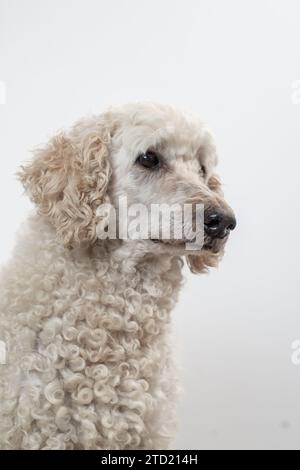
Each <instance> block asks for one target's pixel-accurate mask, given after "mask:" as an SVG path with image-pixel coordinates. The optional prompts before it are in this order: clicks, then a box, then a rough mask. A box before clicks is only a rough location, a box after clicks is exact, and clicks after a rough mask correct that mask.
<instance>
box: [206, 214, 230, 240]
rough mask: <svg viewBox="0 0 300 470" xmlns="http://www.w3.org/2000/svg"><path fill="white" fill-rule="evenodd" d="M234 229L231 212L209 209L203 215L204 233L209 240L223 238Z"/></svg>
mask: <svg viewBox="0 0 300 470" xmlns="http://www.w3.org/2000/svg"><path fill="white" fill-rule="evenodd" d="M235 227H236V218H235V216H234V214H233V212H229V211H228V212H226V211H222V210H219V209H217V210H216V209H209V210H206V211H205V214H204V231H205V233H206V235H209V236H210V237H211V238H225V237H227V236H228V235H229V233H230V231H231V230H234V229H235Z"/></svg>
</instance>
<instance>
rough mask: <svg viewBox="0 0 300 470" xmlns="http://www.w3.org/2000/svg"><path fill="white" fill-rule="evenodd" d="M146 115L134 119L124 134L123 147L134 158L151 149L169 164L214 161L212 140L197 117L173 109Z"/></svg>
mask: <svg viewBox="0 0 300 470" xmlns="http://www.w3.org/2000/svg"><path fill="white" fill-rule="evenodd" d="M146 111H147V110H145V109H144V110H143V112H142V111H141V110H139V112H136V113H134V114H133V115H131V116H130V118H129V119H128V121H127V125H126V126H125V129H124V130H125V132H123V139H122V140H123V144H125V146H126V147H127V148H128V149H129V150H131V152H132V153H133V154H137V153H138V152H144V151H146V150H148V149H149V148H152V149H156V150H158V151H161V152H162V153H163V154H164V156H165V158H168V159H170V160H174V159H176V160H177V159H181V160H183V161H184V162H188V161H190V160H199V159H200V160H201V159H203V158H204V159H207V158H212V160H214V159H215V153H216V152H215V147H214V141H213V138H212V136H211V134H210V133H209V131H208V130H207V128H206V126H205V125H204V124H203V122H202V121H201V120H200V119H199V118H198V117H197V116H194V115H191V114H188V113H184V112H181V111H175V110H173V108H171V109H170V108H162V109H161V108H159V109H156V108H155V109H152V108H151V110H148V112H146ZM150 111H151V112H150Z"/></svg>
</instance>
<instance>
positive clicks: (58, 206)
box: [20, 104, 236, 272]
mask: <svg viewBox="0 0 300 470" xmlns="http://www.w3.org/2000/svg"><path fill="white" fill-rule="evenodd" d="M216 163H217V157H216V150H215V146H214V143H213V139H212V137H211V135H210V133H209V132H208V130H207V129H206V127H205V126H204V125H203V123H202V122H201V121H199V119H198V118H197V117H195V116H194V115H192V114H188V113H183V112H180V111H178V110H175V109H174V108H172V107H169V106H161V105H154V104H132V105H126V106H123V107H121V108H115V109H112V110H110V111H107V112H106V113H105V114H103V115H101V116H97V117H93V118H90V119H86V120H83V121H81V122H79V123H77V124H76V125H75V126H74V127H73V128H72V129H71V131H70V132H68V133H66V134H60V135H58V136H56V137H54V138H53V139H52V140H51V141H50V142H49V143H48V145H47V146H46V147H45V148H44V149H41V150H38V151H37V152H36V154H35V157H34V159H33V161H32V162H31V163H30V164H29V165H27V166H25V167H22V169H21V172H20V177H21V180H22V182H23V184H24V186H25V188H26V190H27V191H28V192H29V193H30V195H31V198H32V200H33V201H34V202H35V203H36V204H37V206H38V209H39V212H40V213H41V214H42V215H44V216H47V217H48V218H49V219H50V221H51V222H52V224H53V225H54V226H55V227H56V229H57V232H58V235H59V238H60V239H61V240H62V241H63V243H64V244H65V245H66V246H74V245H76V244H82V243H85V244H86V243H89V244H93V243H96V242H97V240H99V238H102V239H103V238H105V237H102V234H103V233H105V234H107V233H109V231H107V227H108V225H109V223H111V221H112V220H114V221H115V222H117V224H120V220H121V219H120V216H119V213H120V205H121V202H120V201H124V200H126V207H127V209H129V211H130V208H131V207H132V206H133V205H134V207H135V210H134V211H135V212H136V209H137V207H140V208H144V209H145V211H144V212H143V211H141V213H140V218H139V222H140V223H141V221H144V222H146V220H147V223H148V228H147V230H146V231H147V235H148V236H146V237H145V236H144V238H143V241H141V240H140V241H139V243H143V247H144V251H145V253H147V252H152V253H155V252H157V253H171V254H172V253H173V254H177V255H182V256H186V257H187V259H188V263H189V266H190V268H191V270H192V271H193V272H201V271H203V270H204V269H205V268H206V267H207V266H214V265H216V263H217V261H218V259H219V258H220V256H221V255H222V253H223V249H224V246H225V243H226V241H227V239H228V236H229V233H230V231H231V230H233V229H234V228H235V225H236V222H235V218H234V214H233V212H232V210H231V209H230V207H229V206H228V205H227V204H226V202H225V200H224V198H223V194H222V191H221V185H220V181H219V179H218V177H217V176H216V175H215V174H214V170H215V166H216ZM186 206H188V207H190V208H191V211H190V212H189V214H190V216H189V218H187V219H186V217H185V215H186V212H185V209H184V208H185V207H186ZM109 207H110V208H114V217H112V211H111V210H107V208H109ZM161 207H163V208H164V209H163V210H162V211H160V209H159V217H156V218H155V217H153V211H152V209H153V208H155V210H156V211H157V208H161ZM166 208H169V209H170V210H166ZM117 213H118V215H116V214H117ZM145 214H146V215H145ZM156 214H157V212H156ZM164 219H165V220H164ZM166 219H168V220H166ZM197 221H200V222H202V225H201V224H200V225H199V226H202V227H203V234H204V237H203V243H202V244H201V247H198V248H196V249H195V251H190V249H189V250H188V249H187V245H191V244H192V242H193V241H194V238H195V234H196V235H197V230H200V229H198V224H197ZM122 223H123V221H122ZM164 223H165V227H166V226H169V227H170V228H171V231H170V233H169V234H168V236H165V231H164V230H163V231H162V230H161V226H162V225H164ZM137 225H138V224H137V223H136V221H135V227H136V228H137ZM195 231H196V232H195ZM153 233H154V234H155V235H154V236H153ZM179 233H181V235H182V236H179V235H178V234H179ZM106 236H107V237H108V235H106ZM116 236H117V237H120V229H119V227H118V229H117V232H116ZM133 238H134V237H133ZM124 243H125V242H124ZM130 243H134V241H133V240H131V241H130Z"/></svg>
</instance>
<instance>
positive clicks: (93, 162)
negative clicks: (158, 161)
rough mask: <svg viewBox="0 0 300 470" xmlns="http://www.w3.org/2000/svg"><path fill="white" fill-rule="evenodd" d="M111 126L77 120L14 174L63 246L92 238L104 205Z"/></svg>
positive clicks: (108, 171) (88, 240) (108, 169)
mask: <svg viewBox="0 0 300 470" xmlns="http://www.w3.org/2000/svg"><path fill="white" fill-rule="evenodd" d="M110 134H111V133H110V130H109V129H108V128H107V126H105V125H104V124H103V123H99V124H97V125H94V126H92V125H89V124H88V123H84V124H78V125H77V126H75V127H74V128H73V130H72V131H71V132H70V133H69V134H60V135H57V136H56V137H54V138H53V139H51V140H50V142H49V143H48V144H47V145H46V147H45V148H43V149H40V150H38V151H36V152H35V155H34V158H33V160H32V161H31V162H30V163H29V164H28V165H25V166H23V167H22V168H21V170H20V171H19V177H20V179H21V181H22V183H23V185H24V187H25V189H26V191H27V192H28V193H29V195H30V198H31V200H32V201H33V202H34V203H35V204H36V205H37V207H38V211H39V213H40V214H41V215H43V216H46V217H47V218H48V219H49V220H50V221H51V222H52V224H53V225H54V226H55V228H56V230H57V233H58V236H59V238H60V239H61V240H62V241H63V243H64V244H65V245H66V246H69V247H70V246H73V245H74V244H79V243H83V242H87V243H93V242H95V241H96V239H97V236H96V227H97V223H98V220H97V215H96V211H97V208H98V207H99V206H100V205H101V204H103V203H108V202H109V201H108V198H107V195H106V190H107V186H108V183H109V179H110V174H111V170H110V163H109V158H108V157H109V155H108V154H109V143H110V140H111V135H110Z"/></svg>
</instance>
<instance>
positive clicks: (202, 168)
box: [200, 165, 207, 178]
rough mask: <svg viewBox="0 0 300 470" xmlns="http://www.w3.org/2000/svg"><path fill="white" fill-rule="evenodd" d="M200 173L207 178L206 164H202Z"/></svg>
mask: <svg viewBox="0 0 300 470" xmlns="http://www.w3.org/2000/svg"><path fill="white" fill-rule="evenodd" d="M200 174H201V175H202V176H203V177H204V178H205V177H206V175H207V170H206V167H205V166H204V165H201V167H200Z"/></svg>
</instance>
